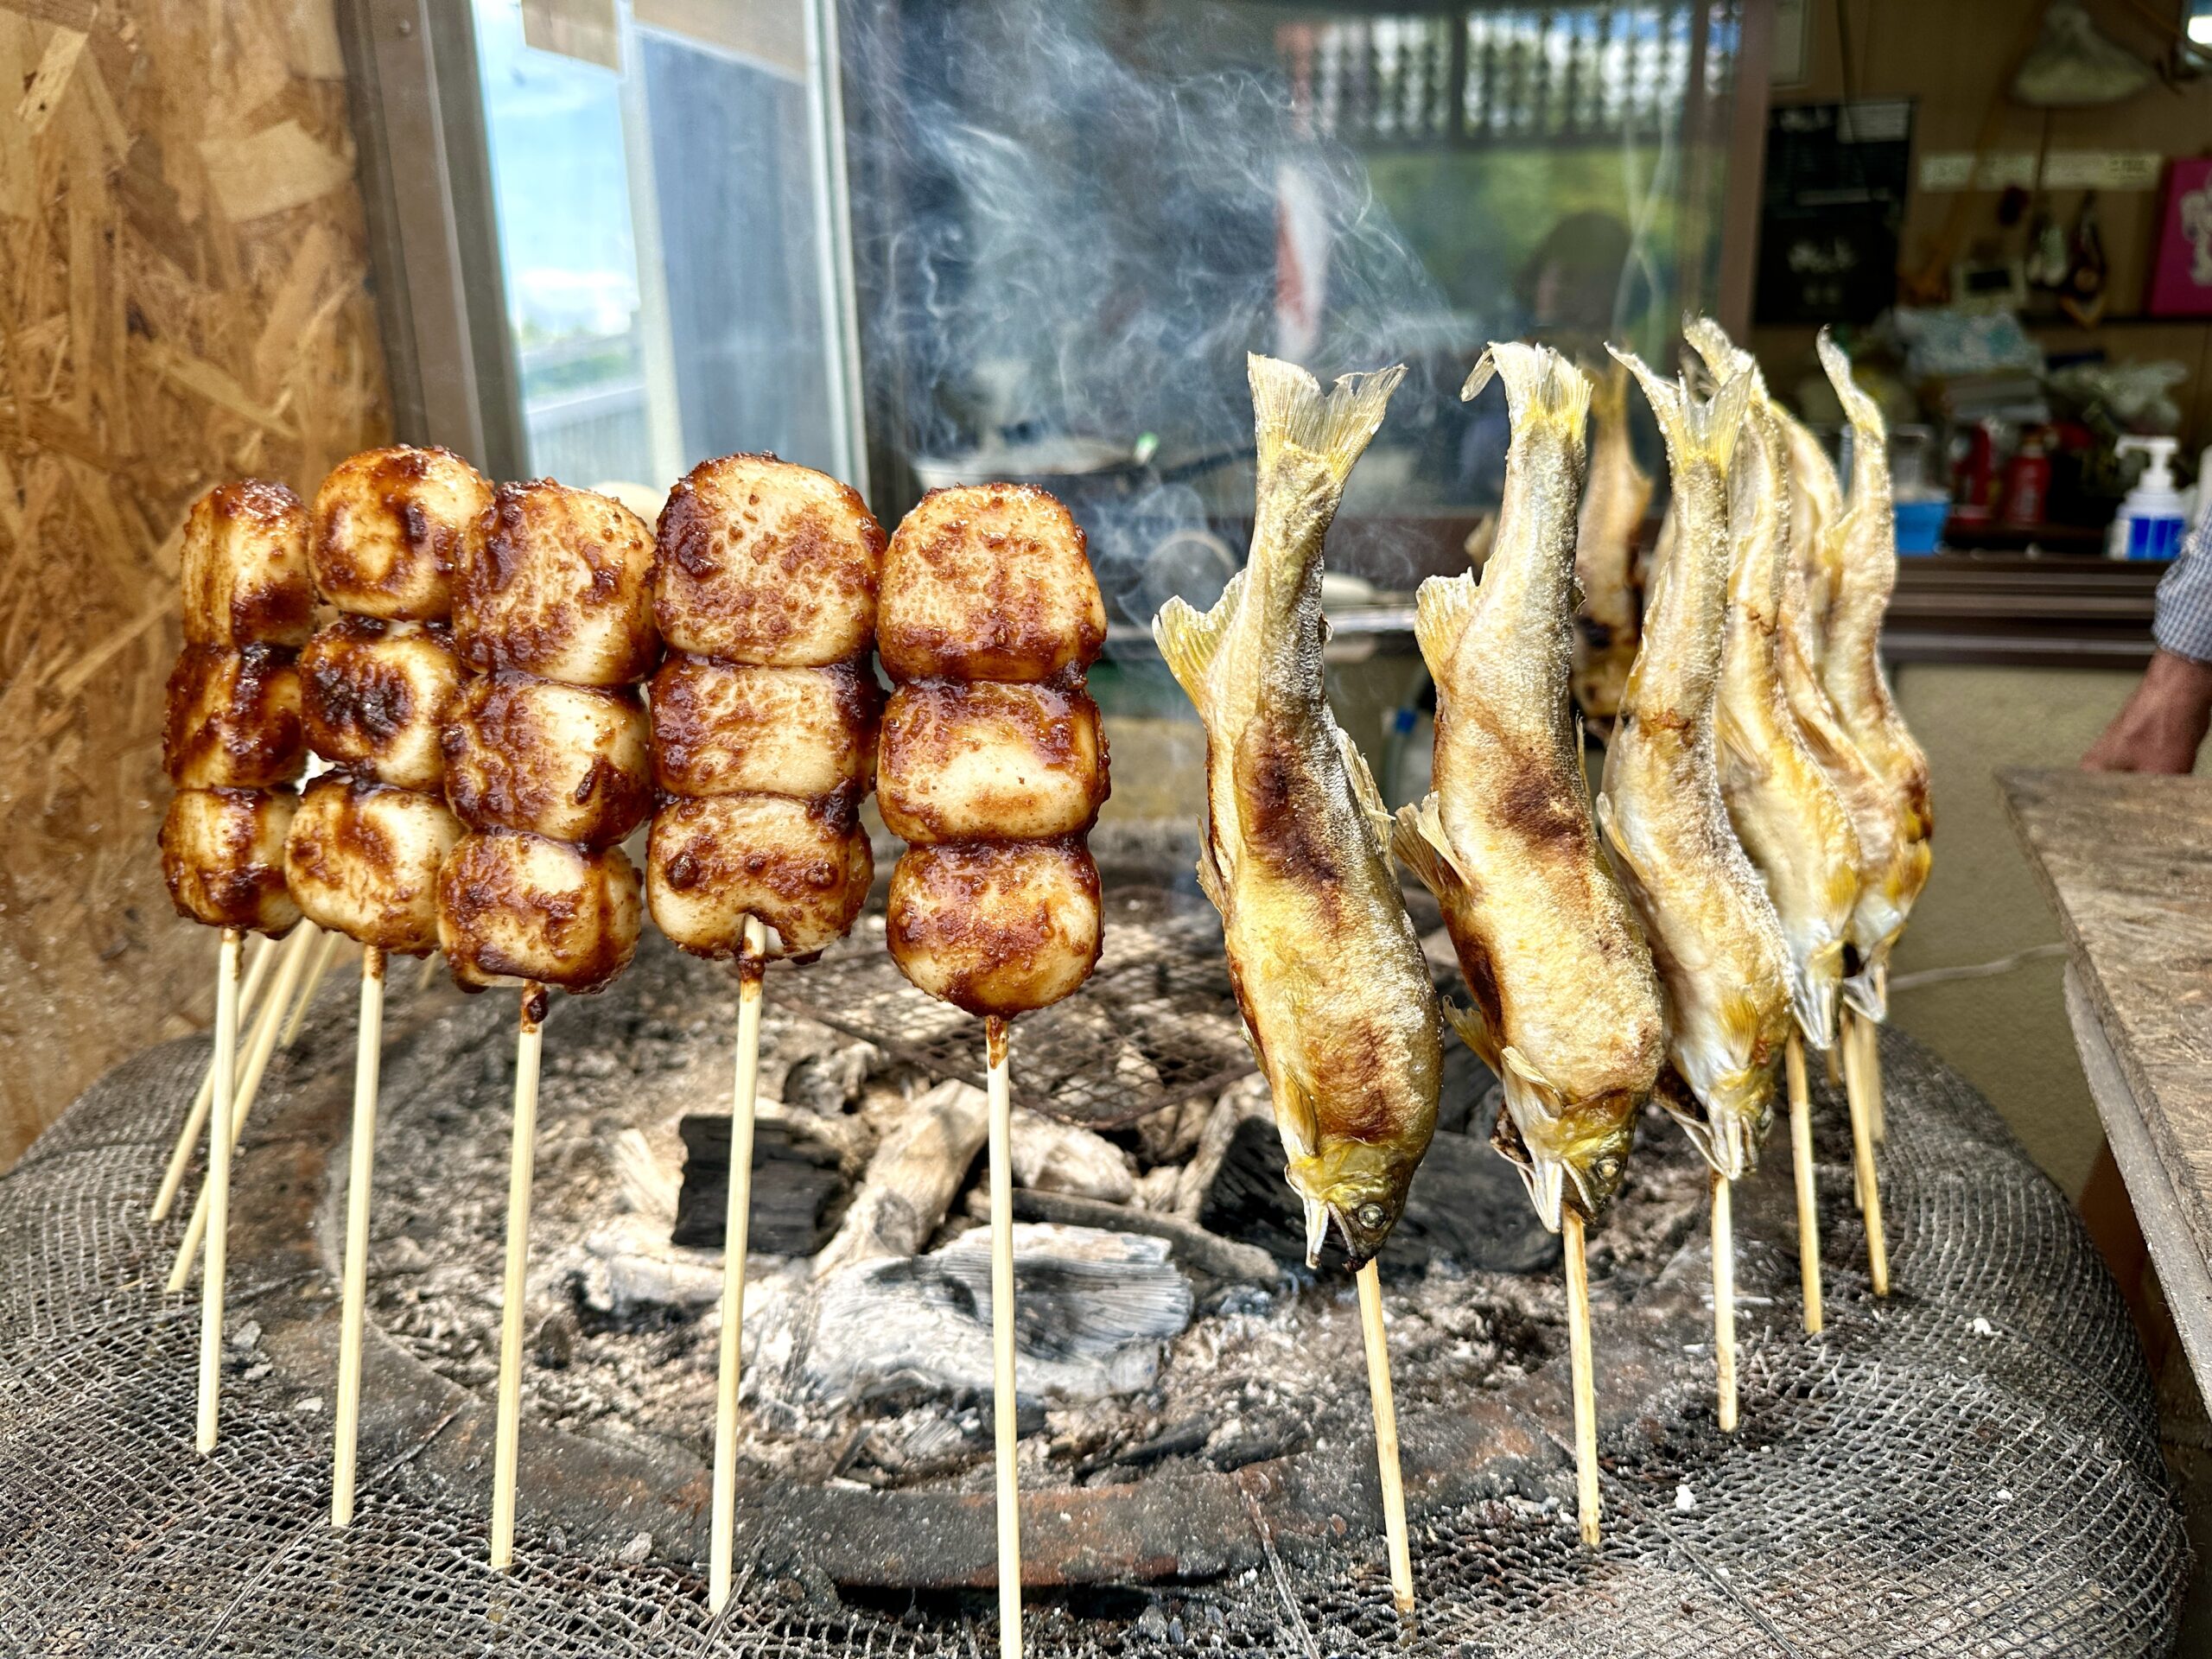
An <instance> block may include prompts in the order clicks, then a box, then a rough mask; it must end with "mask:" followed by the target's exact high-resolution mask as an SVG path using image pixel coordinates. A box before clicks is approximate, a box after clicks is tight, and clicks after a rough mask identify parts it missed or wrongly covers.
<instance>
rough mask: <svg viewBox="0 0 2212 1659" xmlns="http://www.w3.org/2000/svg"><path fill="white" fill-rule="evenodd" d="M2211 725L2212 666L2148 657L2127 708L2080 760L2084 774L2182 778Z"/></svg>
mask: <svg viewBox="0 0 2212 1659" xmlns="http://www.w3.org/2000/svg"><path fill="white" fill-rule="evenodd" d="M2208 725H2212V664H2204V663H2198V662H2192V661H2191V660H2190V658H2186V657H2177V656H2176V655H2175V654H2174V653H2173V652H2169V651H2160V652H2154V653H2153V654H2152V658H2151V665H2150V666H2149V667H2148V668H2146V669H2145V670H2144V671H2143V678H2142V681H2141V683H2139V684H2138V685H2137V686H2136V688H2135V690H2134V692H2133V695H2131V696H2129V697H2128V699H2127V705H2126V707H2125V708H2124V709H2121V710H2120V712H2119V713H2118V714H2117V715H2113V721H2112V724H2111V725H2109V726H2107V727H2106V728H2105V729H2104V734H2103V735H2102V736H2101V737H2099V738H2098V739H2097V741H2095V742H2094V743H2093V744H2091V745H2090V746H2089V752H2088V753H2087V754H2085V755H2083V756H2082V770H2083V771H2084V772H2174V773H2180V772H2190V771H2191V770H2192V769H2194V768H2195V766H2196V751H2197V748H2198V747H2199V746H2200V745H2201V744H2202V742H2203V741H2204V734H2205V730H2206V728H2207V726H2208Z"/></svg>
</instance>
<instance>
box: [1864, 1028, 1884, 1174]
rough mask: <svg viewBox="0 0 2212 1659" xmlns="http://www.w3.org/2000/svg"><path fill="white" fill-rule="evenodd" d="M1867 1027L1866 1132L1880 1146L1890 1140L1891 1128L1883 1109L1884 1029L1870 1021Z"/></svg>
mask: <svg viewBox="0 0 2212 1659" xmlns="http://www.w3.org/2000/svg"><path fill="white" fill-rule="evenodd" d="M1866 1132H1867V1134H1868V1135H1871V1136H1872V1138H1873V1141H1874V1144H1875V1145H1876V1146H1880V1145H1881V1144H1882V1142H1883V1141H1886V1140H1888V1139H1889V1138H1890V1126H1889V1122H1888V1118H1887V1116H1886V1115H1885V1111H1884V1109H1883V1099H1882V1027H1881V1022H1880V1021H1879V1020H1867V1021H1866Z"/></svg>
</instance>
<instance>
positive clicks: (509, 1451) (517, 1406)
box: [492, 979, 545, 1573]
mask: <svg viewBox="0 0 2212 1659" xmlns="http://www.w3.org/2000/svg"><path fill="white" fill-rule="evenodd" d="M544 1020H545V988H544V987H543V985H540V984H539V983H538V982H537V981H536V980H534V979H533V980H530V981H527V982H524V985H523V988H522V1014H521V1018H520V1020H518V1022H517V1025H516V1028H515V1134H514V1148H513V1152H512V1156H511V1158H510V1160H509V1162H508V1165H507V1273H506V1289H505V1300H504V1301H503V1302H501V1304H500V1306H499V1425H498V1437H497V1438H496V1439H495V1440H494V1441H493V1449H492V1570H493V1572H494V1573H504V1572H505V1571H506V1570H507V1569H508V1568H509V1567H512V1566H513V1565H514V1560H515V1455H516V1452H517V1449H518V1446H519V1445H520V1442H521V1431H522V1316H523V1293H524V1280H525V1277H526V1275H527V1274H528V1272H529V1268H530V1178H531V1166H532V1165H533V1164H534V1163H535V1161H536V1160H537V1065H538V1060H539V1058H540V1056H541V1055H542V1053H543V1048H544V1040H545V1031H544Z"/></svg>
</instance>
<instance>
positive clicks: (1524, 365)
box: [1392, 346, 1667, 1231]
mask: <svg viewBox="0 0 2212 1659" xmlns="http://www.w3.org/2000/svg"><path fill="white" fill-rule="evenodd" d="M1493 374H1495V375H1496V376H1497V378H1499V379H1500V380H1502V381H1503V382H1504V385H1505V395H1506V400H1507V403H1508V404H1509V405H1510V409H1511V411H1512V420H1513V441H1512V447H1511V448H1510V451H1509V452H1508V454H1507V457H1506V463H1505V498H1504V501H1503V505H1502V506H1501V507H1500V509H1499V513H1498V531H1497V542H1496V543H1495V545H1494V546H1493V547H1492V549H1491V556H1490V558H1489V561H1488V562H1487V563H1485V564H1484V566H1483V570H1482V580H1481V582H1480V585H1479V586H1478V585H1477V582H1476V579H1475V576H1474V574H1473V573H1472V572H1468V573H1466V574H1465V575H1458V576H1452V577H1449V578H1446V577H1443V576H1432V577H1430V578H1429V579H1428V580H1427V582H1423V583H1422V584H1421V594H1420V601H1419V620H1417V621H1416V623H1415V624H1414V635H1415V637H1416V638H1417V639H1418V640H1419V641H1420V644H1421V656H1422V658H1424V659H1425V660H1426V661H1427V664H1428V671H1429V673H1430V674H1431V675H1432V676H1433V677H1434V679H1435V682H1436V752H1435V771H1434V779H1435V784H1436V788H1435V792H1434V793H1433V794H1431V795H1430V796H1429V797H1428V798H1427V800H1425V801H1424V802H1422V803H1421V805H1420V806H1419V807H1418V808H1415V807H1411V806H1408V807H1405V808H1402V810H1400V811H1399V813H1398V821H1397V829H1396V834H1395V836H1394V837H1393V840H1392V845H1393V846H1394V847H1395V849H1396V850H1397V854H1398V856H1399V857H1400V858H1402V859H1403V860H1404V861H1405V862H1406V864H1407V866H1408V868H1411V869H1412V870H1413V872H1414V874H1416V875H1418V876H1419V877H1420V878H1421V880H1422V882H1423V883H1424V884H1425V885H1426V886H1427V887H1428V889H1429V891H1430V892H1431V893H1434V894H1435V895H1436V900H1437V903H1438V904H1439V905H1440V906H1442V907H1443V911H1444V923H1445V926H1446V928H1447V929H1448V930H1449V931H1450V932H1451V935H1452V945H1453V948H1454V949H1455V950H1457V951H1458V953H1459V966H1460V969H1461V971H1462V972H1463V973H1464V974H1465V976H1466V981H1467V986H1468V988H1469V990H1470V991H1471V993H1472V994H1473V997H1474V1004H1475V1006H1474V1009H1473V1011H1472V1012H1471V1014H1465V1015H1462V1014H1459V1013H1458V1012H1457V1011H1456V1010H1453V1009H1450V1008H1447V1009H1446V1014H1447V1015H1448V1016H1449V1017H1450V1018H1451V1019H1452V1022H1453V1023H1454V1024H1455V1025H1456V1026H1458V1027H1459V1033H1460V1035H1461V1036H1463V1037H1464V1038H1465V1039H1466V1042H1467V1046H1468V1047H1470V1048H1471V1049H1473V1050H1474V1052H1476V1053H1477V1054H1478V1056H1480V1057H1481V1058H1482V1060H1483V1062H1484V1064H1485V1065H1488V1066H1489V1067H1490V1068H1491V1070H1492V1071H1496V1072H1497V1074H1498V1076H1499V1077H1500V1078H1502V1079H1503V1083H1504V1086H1505V1110H1504V1111H1503V1112H1502V1113H1500V1114H1499V1116H1498V1120H1497V1131H1496V1137H1495V1138H1496V1141H1497V1148H1498V1150H1499V1151H1500V1152H1502V1153H1503V1154H1505V1156H1506V1157H1507V1158H1509V1159H1510V1160H1512V1161H1513V1162H1514V1163H1515V1164H1516V1165H1517V1166H1519V1168H1520V1171H1521V1174H1522V1179H1524V1180H1525V1181H1527V1182H1528V1184H1529V1197H1530V1198H1532V1199H1533V1200H1534V1201H1535V1206H1536V1213H1537V1214H1538V1215H1539V1216H1540V1217H1542V1219H1543V1223H1544V1225H1545V1226H1547V1227H1548V1228H1550V1229H1552V1230H1554V1231H1557V1230H1558V1229H1559V1224H1560V1202H1561V1198H1562V1195H1563V1194H1564V1193H1566V1192H1567V1191H1568V1189H1570V1188H1571V1191H1572V1197H1571V1198H1570V1200H1569V1201H1571V1202H1572V1203H1573V1205H1574V1206H1575V1207H1576V1209H1578V1210H1579V1211H1581V1212H1582V1213H1583V1214H1584V1215H1585V1216H1594V1215H1596V1214H1597V1213H1598V1211H1599V1210H1601V1209H1602V1208H1603V1207H1604V1206H1605V1203H1606V1202H1607V1200H1609V1199H1610V1198H1611V1197H1612V1196H1613V1194H1614V1192H1616V1191H1618V1188H1619V1186H1620V1180H1621V1174H1622V1172H1623V1170H1624V1169H1625V1168H1626V1166H1627V1162H1628V1151H1629V1143H1630V1141H1631V1140H1632V1139H1633V1138H1634V1135H1635V1131H1636V1117H1637V1112H1638V1110H1639V1109H1641V1108H1642V1106H1643V1103H1644V1101H1645V1100H1646V1099H1648V1098H1649V1096H1650V1093H1651V1089H1652V1085H1653V1084H1654V1082H1655V1081H1656V1079H1657V1077H1658V1074H1659V1067H1660V1065H1661V1064H1662V1062H1663V1061H1664V1060H1665V1058H1666V1048H1667V1040H1666V1025H1665V1016H1664V1014H1663V1011H1662V1007H1661V1005H1660V999H1659V981H1658V976H1657V974H1656V971H1655V969H1653V967H1652V965H1651V951H1650V949H1649V946H1647V945H1646V944H1644V942H1643V933H1642V931H1640V930H1639V929H1638V928H1637V922H1636V918H1635V916H1634V914H1633V913H1632V912H1630V909H1629V906H1628V900H1627V898H1626V897H1625V895H1624V894H1623V893H1622V892H1621V889H1620V884H1619V882H1618V880H1617V879H1616V878H1615V876H1614V874H1613V872H1612V868H1611V866H1610V865H1609V864H1608V863H1607V862H1606V861H1605V852H1604V849H1602V848H1601V847H1600V846H1599V842H1598V831H1597V825H1596V823H1595V822H1594V820H1593V818H1592V812H1591V803H1590V786H1589V782H1588V780H1587V779H1586V777H1585V776H1584V774H1583V771H1582V742H1581V738H1580V734H1579V733H1578V732H1577V731H1576V729H1575V723H1574V721H1573V717H1572V715H1570V713H1569V710H1568V707H1567V697H1566V696H1565V692H1566V690H1567V677H1568V663H1569V654H1570V649H1571V647H1570V643H1569V642H1570V639H1571V636H1572V634H1573V607H1574V594H1573V568H1574V554H1575V543H1574V537H1575V493H1576V489H1577V487H1578V486H1579V485H1580V482H1581V473H1582V460H1583V448H1582V423H1583V411H1584V408H1585V406H1586V403H1587V402H1588V399H1589V397H1590V383H1589V380H1588V379H1587V378H1586V377H1585V376H1584V375H1583V373H1582V372H1581V371H1580V370H1579V369H1577V368H1575V367H1574V366H1573V365H1572V364H1570V363H1568V362H1567V360H1566V359H1564V358H1562V357H1560V355H1559V354H1558V353H1556V352H1553V351H1549V350H1547V349H1545V348H1543V347H1541V346H1491V348H1490V351H1489V353H1487V354H1486V355H1485V356H1484V358H1483V359H1482V361H1481V362H1479V363H1478V364H1477V365H1475V372H1474V373H1473V375H1472V376H1471V377H1470V378H1469V379H1468V381H1467V386H1466V390H1465V392H1464V393H1462V396H1464V397H1473V396H1474V395H1475V394H1476V393H1477V392H1478V391H1481V390H1482V388H1483V387H1484V385H1486V384H1487V383H1488V382H1489V380H1490V379H1491V376H1492V375H1493ZM1585 499H1587V498H1585Z"/></svg>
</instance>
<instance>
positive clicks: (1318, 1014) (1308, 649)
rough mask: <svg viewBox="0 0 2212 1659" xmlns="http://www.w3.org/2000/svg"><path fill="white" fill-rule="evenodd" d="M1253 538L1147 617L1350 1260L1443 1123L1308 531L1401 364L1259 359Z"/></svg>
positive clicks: (1242, 1000) (1207, 857) (1293, 1103)
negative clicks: (1179, 694) (1324, 369)
mask: <svg viewBox="0 0 2212 1659" xmlns="http://www.w3.org/2000/svg"><path fill="white" fill-rule="evenodd" d="M1250 372H1251V383H1252V399H1253V404H1254V406H1255V417H1256V423H1257V427H1258V433H1259V505H1258V512H1257V516H1256V520H1255V525H1254V529H1253V533H1252V553H1251V558H1250V562H1249V563H1248V564H1247V566H1246V567H1245V569H1243V571H1241V572H1240V573H1238V575H1236V576H1235V577H1234V578H1232V579H1231V580H1230V584H1229V586H1228V588H1227V589H1226V590H1225V591H1224V593H1223V594H1222V597H1221V599H1220V601H1219V602H1218V603H1217V604H1216V605H1215V606H1214V607H1213V609H1212V610H1211V611H1210V612H1208V613H1205V615H1203V616H1202V615H1200V614H1199V613H1198V612H1196V611H1195V610H1193V609H1192V607H1190V606H1189V605H1187V604H1185V603H1184V602H1183V601H1181V600H1170V601H1168V603H1167V604H1166V607H1163V608H1162V610H1161V611H1160V615H1159V616H1158V618H1157V619H1155V620H1154V624H1153V632H1154V637H1155V638H1156V639H1158V640H1159V642H1160V650H1161V652H1162V653H1163V655H1164V656H1165V657H1166V660H1167V665H1168V667H1169V668H1170V669H1171V670H1172V671H1173V673H1174V675H1175V677H1176V680H1177V681H1178V682H1179V683H1180V684H1181V685H1182V687H1183V690H1185V692H1186V693H1187V694H1188V695H1189V696H1190V699H1191V701H1192V703H1193V704H1194V705H1195V706H1196V707H1197V709H1198V718H1199V720H1200V721H1202V722H1203V723H1204V725H1205V731H1206V812H1205V834H1204V837H1203V840H1202V842H1201V846H1200V850H1199V855H1198V884H1199V886H1200V887H1202V888H1204V889H1205V893H1206V896H1207V897H1208V898H1209V899H1211V900H1212V901H1213V904H1214V907H1215V908H1216V909H1217V910H1218V911H1219V912H1221V918H1222V925H1223V931H1224V944H1225V945H1226V948H1227V950H1228V955H1229V965H1230V977H1231V979H1232V982H1234V984H1235V986H1236V1001H1237V1004H1238V1007H1240V1008H1241V1009H1242V1011H1243V1016H1244V1023H1245V1027H1246V1029H1247V1030H1248V1032H1249V1033H1250V1036H1251V1039H1252V1046H1253V1048H1254V1050H1255V1052H1256V1053H1257V1054H1258V1057H1259V1059H1260V1064H1261V1067H1262V1070H1263V1071H1265V1073H1266V1075H1267V1078H1268V1089H1269V1091H1270V1093H1271V1094H1272V1096H1273V1097H1274V1113H1275V1127H1276V1128H1277V1130H1278V1132H1279V1133H1280V1134H1281V1137H1282V1143H1283V1150H1284V1154H1285V1155H1286V1157H1287V1160H1288V1167H1287V1171H1286V1173H1287V1176H1288V1179H1289V1180H1290V1184H1291V1185H1292V1187H1293V1188H1294V1190H1295V1191H1296V1192H1297V1193H1298V1196H1299V1198H1300V1201H1301V1203H1302V1204H1303V1205H1304V1206H1305V1210H1306V1252H1307V1260H1308V1262H1310V1263H1313V1264H1315V1265H1318V1264H1319V1261H1320V1253H1321V1246H1322V1243H1323V1242H1324V1239H1325V1236H1326V1234H1327V1230H1328V1228H1329V1224H1331V1222H1332V1221H1333V1222H1334V1223H1335V1224H1336V1226H1337V1228H1338V1230H1339V1232H1340V1233H1341V1234H1342V1235H1343V1237H1344V1248H1345V1250H1346V1252H1347V1253H1348V1254H1349V1255H1350V1256H1351V1261H1352V1264H1353V1266H1354V1267H1355V1268H1357V1267H1361V1266H1364V1265H1365V1264H1366V1263H1367V1262H1370V1261H1372V1260H1373V1259H1374V1256H1375V1255H1376V1252H1377V1251H1378V1250H1380V1249H1382V1248H1383V1243H1384V1241H1385V1240H1387V1239H1388V1238H1389V1236H1390V1230H1391V1229H1392V1228H1393V1227H1395V1225H1396V1224H1397V1222H1398V1217H1400V1215H1401V1214H1402V1213H1403V1211H1404V1209H1405V1203H1406V1190H1407V1187H1408V1185H1409V1184H1410V1183H1411V1182H1412V1179H1413V1175H1414V1169H1415V1168H1416V1167H1417V1166H1419V1164H1420V1162H1421V1157H1422V1155H1423V1154H1425V1153H1426V1152H1427V1150H1428V1143H1429V1140H1430V1137H1431V1136H1432V1135H1433V1134H1434V1132H1435V1128H1436V1101H1437V1092H1438V1089H1439V1085H1440V1074H1441V1067H1442V1064H1443V1024H1442V1016H1441V1013H1440V1009H1439V1007H1438V1003H1437V998H1436V993H1435V990H1434V988H1433V986H1432V985H1431V983H1430V982H1429V977H1428V969H1427V964H1426V963H1425V962H1424V961H1423V959H1422V957H1421V942H1420V940H1419V939H1418V938H1416V937H1415V935H1414V927H1413V923H1412V922H1411V920H1410V919H1409V918H1408V917H1407V914H1406V908H1405V903H1404V900H1403V899H1402V898H1401V897H1400V894H1399V891H1398V882H1397V877H1396V874H1395V871H1394V870H1393V869H1392V868H1391V865H1390V861H1389V853H1388V851H1387V848H1388V843H1389V834H1390V818H1389V813H1388V812H1387V811H1386V810H1384V808H1383V803H1382V797H1381V795H1380V794H1379V793H1378V792H1377V791H1376V787H1375V782H1374V779H1372V778H1371V777H1370V775H1369V772H1368V769H1367V763H1366V761H1365V760H1363V759H1362V758H1361V756H1360V754H1359V753H1358V751H1357V749H1355V748H1354V747H1352V745H1351V740H1350V739H1349V738H1347V737H1346V736H1345V735H1344V733H1343V732H1342V731H1341V730H1340V729H1338V726H1337V722H1336V719H1335V716H1334V715H1332V714H1331V712H1330V710H1329V705H1328V702H1327V699H1326V697H1325V696H1324V694H1323V690H1322V679H1321V639H1322V626H1321V545H1322V540H1323V537H1325V535H1326V533H1327V531H1328V528H1329V524H1330V521H1331V520H1332V518H1334V517H1335V515H1336V510H1337V504H1338V500H1339V499H1341V498H1342V496H1343V493H1344V479H1345V477H1346V476H1347V475H1348V474H1350V473H1351V467H1352V463H1353V462H1354V461H1357V460H1358V458H1359V456H1360V454H1361V452H1362V451H1363V450H1364V449H1365V448H1367V444H1368V441H1369V440H1370V438H1372V437H1373V436H1374V435H1375V431H1376V428H1377V427H1378V426H1380V425H1381V424H1382V421H1383V409H1384V407H1385V405H1386V404H1388V403H1389V397H1390V394H1391V392H1392V391H1394V390H1395V388H1396V386H1397V384H1398V382H1399V380H1400V379H1401V378H1402V377H1403V374H1404V371H1403V370H1402V369H1386V370H1383V371H1382V372H1379V373H1375V374H1369V375H1358V376H1347V377H1346V378H1344V379H1342V380H1339V381H1338V383H1337V385H1336V389H1335V390H1334V391H1332V392H1331V393H1330V394H1328V396H1327V397H1323V395H1322V393H1321V390H1320V387H1319V385H1318V384H1317V383H1316V382H1315V380H1314V379H1313V376H1311V375H1309V374H1307V373H1306V372H1305V371H1304V370H1303V369H1300V368H1298V367H1296V366H1294V365H1290V364H1287V363H1281V362H1277V361H1275V360H1274V359H1269V358H1264V357H1254V358H1253V359H1251V370H1250Z"/></svg>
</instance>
